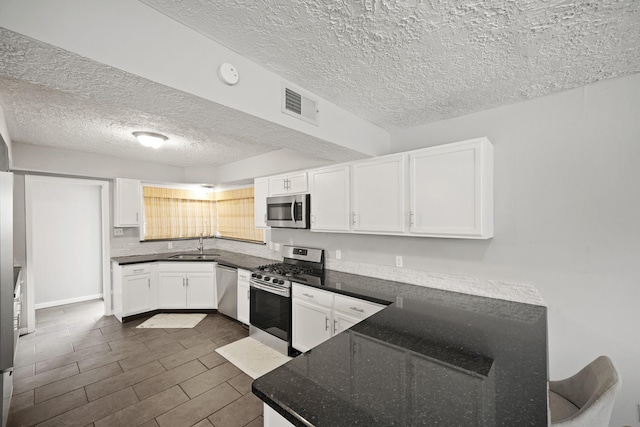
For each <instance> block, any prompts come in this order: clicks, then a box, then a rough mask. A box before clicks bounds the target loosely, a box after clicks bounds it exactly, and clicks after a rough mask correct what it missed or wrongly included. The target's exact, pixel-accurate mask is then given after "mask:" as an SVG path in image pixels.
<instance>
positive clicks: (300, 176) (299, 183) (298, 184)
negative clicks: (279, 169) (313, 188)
mask: <svg viewBox="0 0 640 427" xmlns="http://www.w3.org/2000/svg"><path fill="white" fill-rule="evenodd" d="M287 179H288V180H289V185H288V187H289V189H288V190H289V194H296V193H307V192H308V191H309V183H308V181H307V173H306V172H300V173H297V174H295V175H289V176H288V177H287Z"/></svg>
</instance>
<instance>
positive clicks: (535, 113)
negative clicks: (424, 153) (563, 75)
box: [271, 75, 640, 427]
mask: <svg viewBox="0 0 640 427" xmlns="http://www.w3.org/2000/svg"><path fill="white" fill-rule="evenodd" d="M639 118H640V75H633V76H628V77H625V78H619V79H615V80H610V81H605V82H601V83H597V84H594V85H590V86H587V87H584V88H580V89H576V90H571V91H567V92H563V93H559V94H556V95H552V96H547V97H543V98H539V99H535V100H532V101H528V102H523V103H518V104H514V105H510V106H505V107H501V108H496V109H492V110H487V111H482V112H478V113H475V114H470V115H467V116H463V117H458V118H454V119H450V120H443V121H440V122H437V123H433V124H430V125H425V126H419V127H414V128H410V129H404V130H398V131H395V132H393V133H392V144H393V145H392V148H393V151H394V152H400V151H407V150H412V149H417V148H422V147H426V146H432V145H438V144H443V143H448V142H454V141H459V140H464V139H469V138H474V137H478V136H488V137H489V139H490V140H491V141H492V142H493V143H494V165H495V169H494V172H495V237H494V238H493V239H491V240H488V241H481V240H456V239H433V238H403V237H379V236H355V235H340V234H321V233H311V232H309V231H299V230H272V233H271V234H272V240H273V241H274V242H279V243H290V242H295V243H296V244H304V245H309V246H318V247H322V248H324V249H326V250H328V251H329V256H330V257H333V256H334V254H335V250H336V249H340V250H341V251H342V258H343V259H344V260H345V261H357V262H371V263H377V264H383V265H387V266H393V265H394V257H395V255H402V256H403V257H404V265H405V268H407V269H416V270H426V271H432V272H442V273H447V274H461V275H465V276H472V277H481V278H493V279H497V280H507V281H514V282H523V283H528V284H531V285H533V286H535V287H536V288H537V289H538V290H539V292H540V293H541V294H542V296H543V298H544V300H545V302H546V304H547V305H548V322H549V367H550V375H551V377H552V378H553V379H559V378H563V377H566V376H569V375H571V374H573V373H575V372H576V371H577V370H578V369H580V368H581V367H582V366H584V365H586V364H587V363H589V362H590V361H591V360H593V359H594V358H595V357H597V356H598V355H600V354H606V355H608V356H610V357H611V358H612V359H613V361H614V363H615V364H616V366H617V367H618V369H619V371H620V374H621V377H622V384H623V385H622V389H621V392H620V395H619V396H618V399H617V400H616V406H615V408H614V414H613V417H612V422H611V426H616V427H619V426H622V425H631V426H639V425H640V424H639V423H638V412H637V407H636V405H637V404H638V403H640V369H638V361H639V360H640V341H638V339H637V337H638V331H637V328H638V326H639V325H640V309H639V308H638V301H640V281H639V280H640V262H638V261H639V260H640V220H639V219H640V190H639V185H640V119H639ZM524 368H526V367H524Z"/></svg>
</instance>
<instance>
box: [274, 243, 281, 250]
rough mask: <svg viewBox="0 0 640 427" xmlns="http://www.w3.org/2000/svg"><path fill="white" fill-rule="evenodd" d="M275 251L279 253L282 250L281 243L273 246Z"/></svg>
mask: <svg viewBox="0 0 640 427" xmlns="http://www.w3.org/2000/svg"><path fill="white" fill-rule="evenodd" d="M273 250H275V251H279V250H280V243H274V244H273Z"/></svg>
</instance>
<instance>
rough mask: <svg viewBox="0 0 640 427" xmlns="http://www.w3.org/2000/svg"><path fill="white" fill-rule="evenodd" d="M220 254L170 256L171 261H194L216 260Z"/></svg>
mask: <svg viewBox="0 0 640 427" xmlns="http://www.w3.org/2000/svg"><path fill="white" fill-rule="evenodd" d="M218 256H220V255H219V254H179V255H173V256H170V257H169V259H193V260H211V261H213V260H215V259H216V257H218Z"/></svg>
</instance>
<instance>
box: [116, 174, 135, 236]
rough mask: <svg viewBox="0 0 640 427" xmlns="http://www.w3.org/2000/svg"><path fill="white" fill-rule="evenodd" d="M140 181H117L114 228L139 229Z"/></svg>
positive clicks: (122, 179)
mask: <svg viewBox="0 0 640 427" xmlns="http://www.w3.org/2000/svg"><path fill="white" fill-rule="evenodd" d="M140 203H141V198H140V181H138V180H137V179H125V178H116V179H115V191H114V210H115V212H114V215H113V225H114V227H137V226H139V225H140V219H141V218H140Z"/></svg>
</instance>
